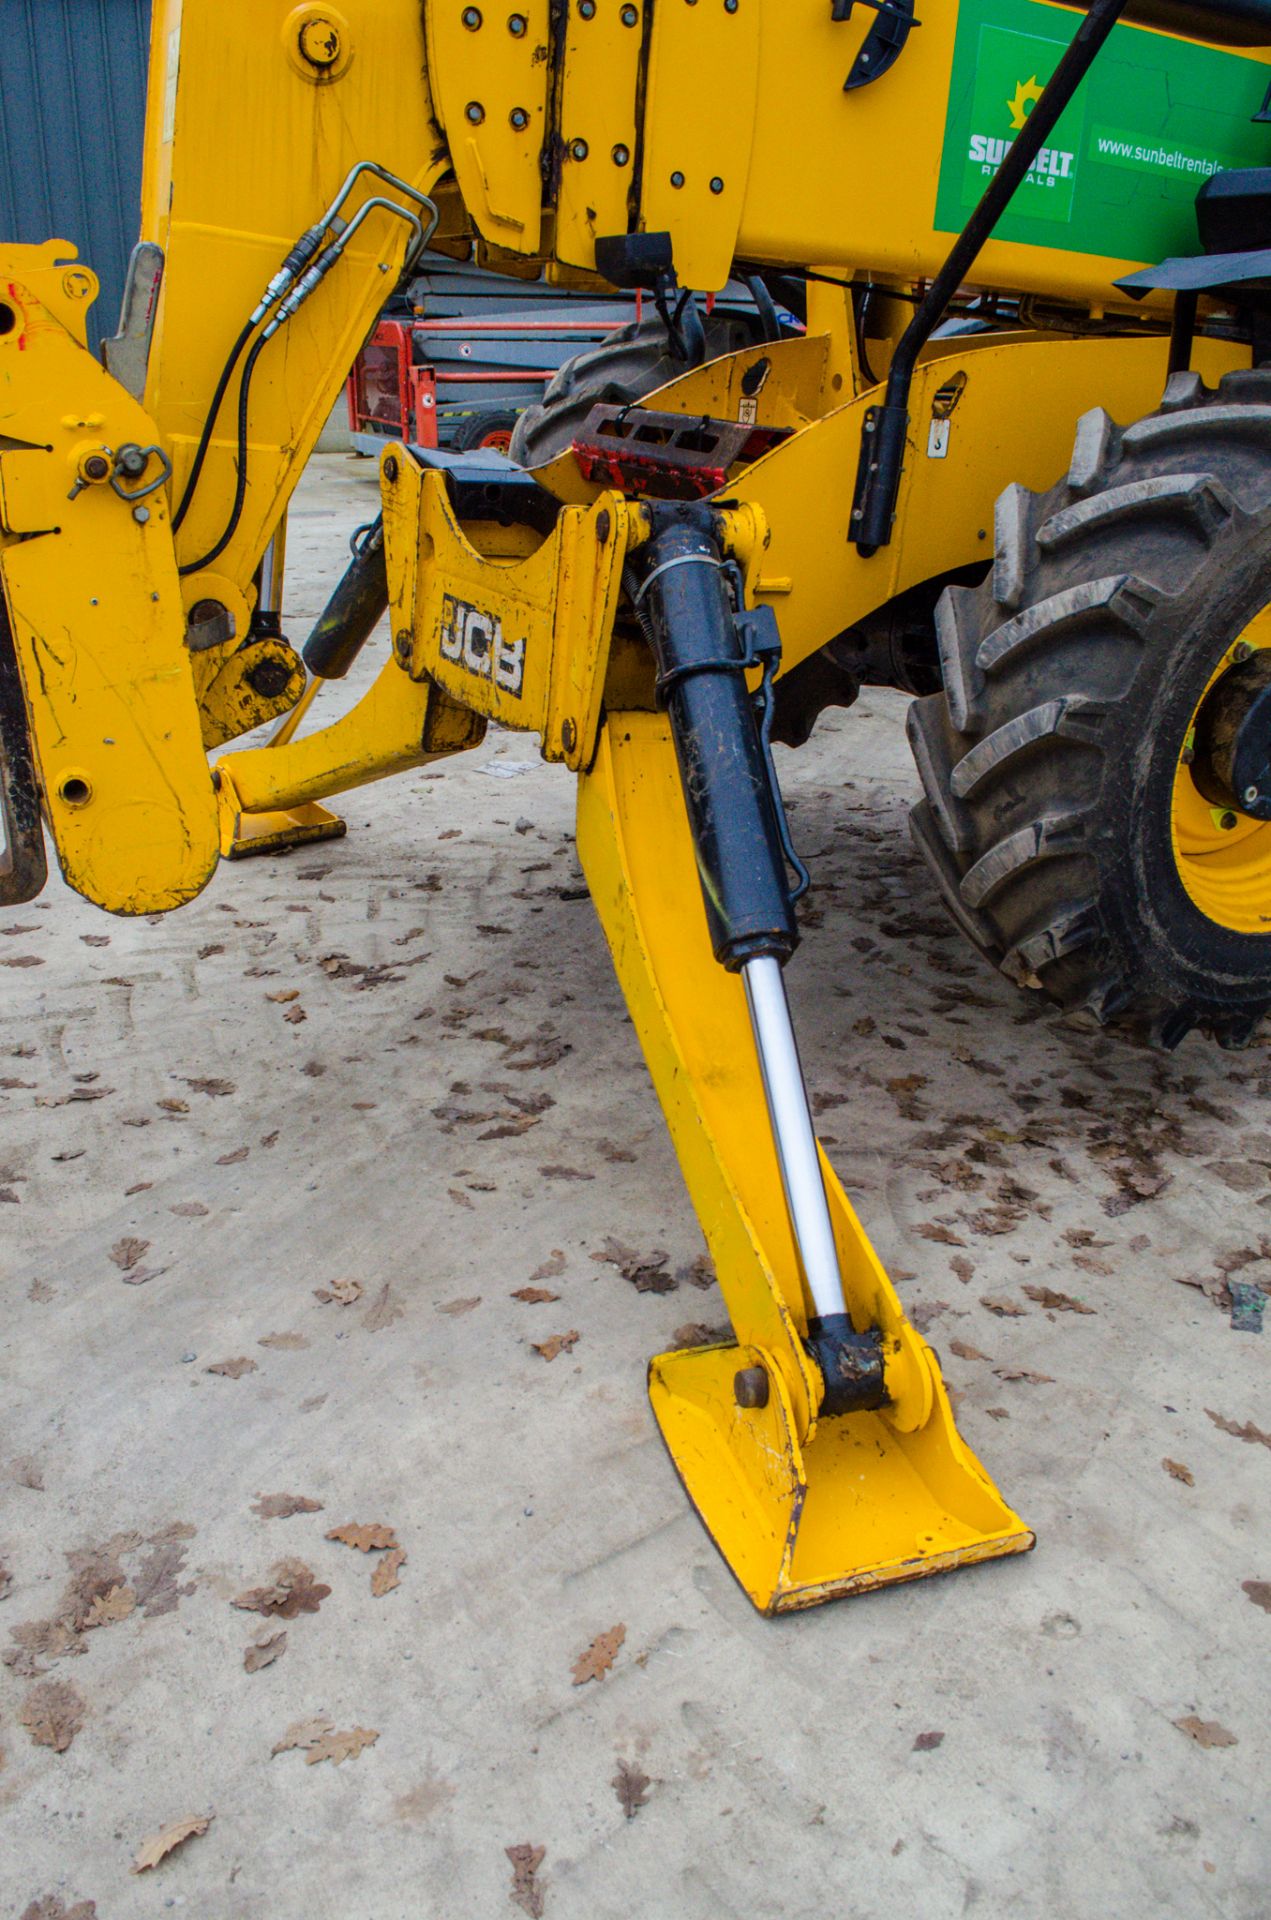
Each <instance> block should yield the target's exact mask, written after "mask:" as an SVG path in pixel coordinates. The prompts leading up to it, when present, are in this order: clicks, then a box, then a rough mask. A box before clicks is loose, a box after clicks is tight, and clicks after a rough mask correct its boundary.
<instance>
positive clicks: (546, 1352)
mask: <svg viewBox="0 0 1271 1920" xmlns="http://www.w3.org/2000/svg"><path fill="white" fill-rule="evenodd" d="M581 1339H582V1335H581V1334H580V1333H579V1331H578V1329H577V1328H576V1327H571V1328H570V1330H569V1332H568V1333H554V1334H552V1335H551V1337H550V1339H547V1340H532V1341H531V1342H530V1345H531V1346H532V1347H533V1349H534V1351H535V1353H541V1354H542V1356H543V1358H544V1360H554V1359H555V1358H556V1356H557V1354H558V1353H568V1352H569V1351H570V1349H571V1348H572V1347H576V1346H577V1345H578V1342H579V1341H580V1340H581Z"/></svg>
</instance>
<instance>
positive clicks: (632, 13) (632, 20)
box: [618, 7, 640, 27]
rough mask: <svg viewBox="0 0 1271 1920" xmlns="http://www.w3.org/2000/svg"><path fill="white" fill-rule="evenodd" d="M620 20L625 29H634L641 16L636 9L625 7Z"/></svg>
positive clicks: (619, 16)
mask: <svg viewBox="0 0 1271 1920" xmlns="http://www.w3.org/2000/svg"><path fill="white" fill-rule="evenodd" d="M618 18H619V20H621V22H622V24H623V26H624V27H634V26H635V24H636V22H637V21H638V20H639V18H640V16H639V14H638V13H637V12H636V10H635V8H634V7H624V8H623V9H622V12H621V13H620V14H619V15H618Z"/></svg>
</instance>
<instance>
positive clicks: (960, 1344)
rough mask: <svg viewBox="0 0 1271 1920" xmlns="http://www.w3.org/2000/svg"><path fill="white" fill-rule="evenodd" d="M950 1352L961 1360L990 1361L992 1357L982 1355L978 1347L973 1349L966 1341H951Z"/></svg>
mask: <svg viewBox="0 0 1271 1920" xmlns="http://www.w3.org/2000/svg"><path fill="white" fill-rule="evenodd" d="M949 1352H950V1353H956V1354H957V1356H958V1358H959V1360H988V1359H989V1358H991V1356H990V1355H989V1354H987V1353H981V1352H980V1349H979V1348H978V1347H972V1346H969V1345H968V1344H967V1342H966V1341H965V1340H950V1342H949Z"/></svg>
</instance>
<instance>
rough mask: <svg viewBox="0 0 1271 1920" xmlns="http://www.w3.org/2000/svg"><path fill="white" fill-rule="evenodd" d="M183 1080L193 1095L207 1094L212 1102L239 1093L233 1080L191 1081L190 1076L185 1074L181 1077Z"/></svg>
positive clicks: (209, 1079)
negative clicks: (228, 1094) (229, 1094)
mask: <svg viewBox="0 0 1271 1920" xmlns="http://www.w3.org/2000/svg"><path fill="white" fill-rule="evenodd" d="M181 1078H182V1079H183V1080H184V1081H185V1084H186V1086H187V1087H189V1089H190V1091H191V1092H192V1093H205V1094H207V1096H208V1098H209V1099H212V1100H216V1099H223V1098H224V1097H225V1095H226V1094H227V1093H235V1092H237V1088H236V1087H235V1085H234V1082H233V1081H232V1080H217V1079H214V1078H204V1079H195V1080H191V1079H190V1077H189V1075H188V1074H184V1073H183V1074H182V1075H181Z"/></svg>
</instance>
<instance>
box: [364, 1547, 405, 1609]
mask: <svg viewBox="0 0 1271 1920" xmlns="http://www.w3.org/2000/svg"><path fill="white" fill-rule="evenodd" d="M405 1565H406V1549H405V1547H394V1548H393V1550H392V1552H391V1553H386V1554H385V1555H384V1558H383V1559H382V1560H377V1561H376V1563H375V1568H374V1571H373V1572H372V1574H371V1593H372V1596H373V1597H374V1598H375V1599H376V1600H382V1599H383V1598H384V1595H385V1594H386V1593H392V1591H393V1589H394V1587H400V1586H401V1584H402V1583H401V1580H400V1578H399V1575H400V1573H401V1570H402V1568H403V1567H404V1566H405Z"/></svg>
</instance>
